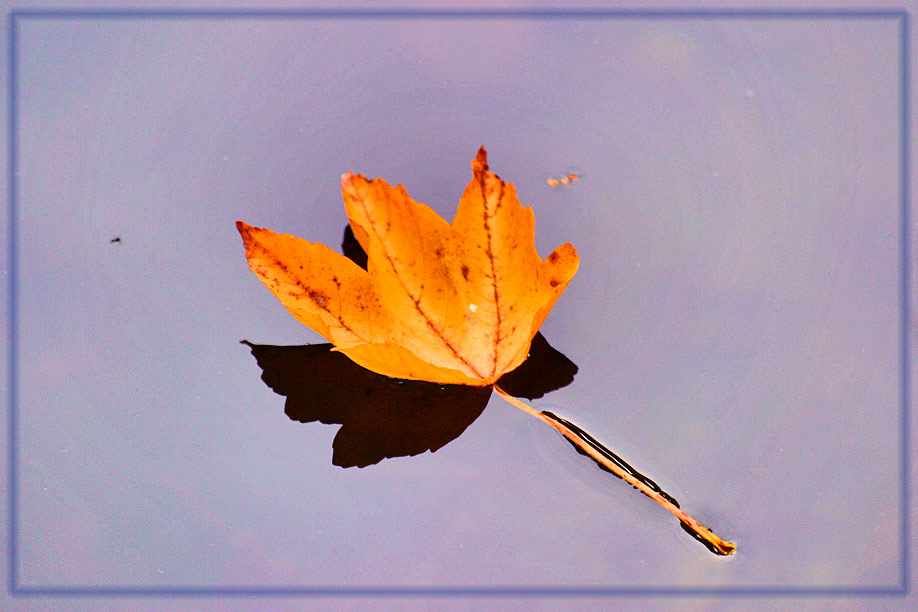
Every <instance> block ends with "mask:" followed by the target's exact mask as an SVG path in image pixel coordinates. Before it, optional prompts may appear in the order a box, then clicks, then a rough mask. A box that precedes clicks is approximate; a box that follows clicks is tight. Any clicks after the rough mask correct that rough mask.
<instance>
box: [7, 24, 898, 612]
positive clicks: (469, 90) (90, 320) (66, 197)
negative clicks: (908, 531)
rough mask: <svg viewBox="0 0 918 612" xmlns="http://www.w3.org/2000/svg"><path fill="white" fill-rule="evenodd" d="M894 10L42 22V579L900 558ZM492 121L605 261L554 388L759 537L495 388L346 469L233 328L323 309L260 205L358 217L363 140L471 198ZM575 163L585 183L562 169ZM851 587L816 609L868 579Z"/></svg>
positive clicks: (31, 368) (302, 214)
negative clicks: (670, 501) (570, 367)
mask: <svg viewBox="0 0 918 612" xmlns="http://www.w3.org/2000/svg"><path fill="white" fill-rule="evenodd" d="M897 34H898V26H897V25H896V24H894V23H893V22H892V21H885V22H878V21H868V20H859V21H858V20H851V21H809V22H807V21H761V20H748V21H736V20H731V21H714V20H712V21H678V20H672V21H661V20H658V21H627V20H607V21H602V22H587V21H563V20H557V21H507V20H504V21H483V20H467V21H462V20H452V21H430V20H406V21H398V22H397V21H356V20H350V21H303V20H260V21H235V22H231V21H185V22H179V21H137V20H127V21H80V22H76V21H72V20H71V21H67V20H60V21H41V22H30V23H28V24H25V25H23V27H22V29H21V44H20V49H21V51H20V52H21V55H20V67H21V78H20V81H19V82H20V105H19V108H20V130H19V133H20V170H21V176H20V177H19V181H20V183H19V184H20V186H21V187H20V188H21V192H20V200H19V201H20V210H19V215H18V219H19V223H20V231H19V238H18V240H19V242H18V244H19V253H20V262H19V288H20V293H19V297H18V307H19V313H20V328H19V329H20V345H19V349H20V350H19V366H20V378H19V380H20V389H21V392H20V403H19V415H20V442H21V445H20V449H21V463H20V466H19V467H20V480H19V482H20V506H19V510H20V540H19V550H20V555H21V568H20V575H21V578H22V585H23V586H33V585H42V586H71V585H74V586H75V585H103V586H104V585H119V586H159V585H197V586H248V585H253V584H255V585H265V586H270V585H284V586H288V585H289V586H297V585H302V586H336V585H343V586H347V585H395V586H409V587H412V586H417V587H424V586H451V585H478V586H488V585H498V586H532V585H542V586H557V587H564V586H655V585H662V586H683V587H693V586H717V587H736V586H740V587H769V586H782V587H785V586H786V587H822V586H844V587H851V588H858V587H870V586H884V585H885V586H895V585H896V584H897V583H898V578H899V569H898V550H899V549H898V546H899V541H898V535H899V531H898V520H899V517H898V511H899V505H898V501H897V500H898V488H897V487H898V477H899V474H898V462H897V460H898V454H897V453H898V450H897V445H896V441H897V439H898V417H897V412H898V409H899V408H898V406H899V384H898V343H899V336H898V333H899V327H898V326H899V319H898V317H899V314H898V312H899V298H898V277H897V271H898V264H899V260H898V256H899V255H898V253H899V250H898V249H899V247H898V237H899V226H898V214H899V204H898V202H899V199H898V197H899V196H898V81H897V79H898V67H897V57H898V56H897V54H898V42H897V41H898V37H897ZM479 144H485V145H486V146H487V147H488V150H489V154H490V155H489V156H490V161H491V165H492V168H493V169H494V170H495V171H496V172H497V173H499V174H500V175H501V176H503V177H504V178H505V179H507V180H510V181H512V182H514V183H515V184H516V186H517V188H518V190H519V195H520V198H521V200H522V201H523V203H524V204H527V205H531V206H533V208H534V209H535V214H536V233H537V236H536V240H537V245H538V247H539V249H540V252H542V253H543V254H547V253H548V252H549V250H550V249H551V248H553V247H554V246H556V245H557V244H560V243H561V242H565V241H570V242H572V243H573V244H574V245H576V247H577V249H578V251H579V253H580V256H581V262H582V263H581V270H580V272H579V273H578V276H577V277H576V279H575V281H574V282H573V283H572V284H571V286H570V287H569V289H568V291H567V293H566V294H565V296H564V297H563V298H562V299H561V301H560V302H559V303H558V305H557V306H556V307H555V310H554V311H553V312H552V314H551V315H550V317H549V318H548V321H547V322H546V324H545V326H544V328H543V330H544V332H545V334H546V336H547V337H548V339H549V340H550V342H551V343H552V344H553V345H554V346H555V347H557V348H558V349H559V350H561V351H563V352H564V353H565V354H567V355H568V356H569V357H570V358H571V359H573V360H574V361H575V362H576V363H577V364H578V365H579V366H580V373H579V374H578V376H577V379H576V381H575V383H574V384H573V385H571V386H570V387H568V388H566V389H563V390H561V391H558V392H556V393H553V394H551V395H550V396H548V397H547V398H545V399H544V400H542V401H541V402H537V406H539V407H540V408H542V409H545V408H549V409H552V410H554V411H556V412H559V413H561V414H562V415H564V416H567V417H568V418H571V419H573V420H575V421H576V422H578V423H580V424H581V425H582V426H583V427H584V428H586V429H587V430H588V431H590V432H591V433H593V434H594V435H595V436H596V437H598V438H600V439H601V440H603V441H605V442H606V443H607V444H608V445H609V446H610V447H611V448H613V449H615V450H617V451H618V452H620V453H621V454H622V455H623V456H624V457H626V458H627V459H628V460H629V461H631V462H632V463H634V464H635V465H636V466H637V467H638V468H639V469H642V470H644V471H645V472H646V473H648V474H649V475H650V476H651V477H653V478H655V479H656V480H657V481H658V482H659V483H660V484H661V485H662V486H664V488H666V489H667V490H669V491H670V492H671V493H673V494H674V495H675V496H676V497H677V498H678V499H680V500H681V501H682V502H683V505H684V507H686V508H687V509H688V510H689V511H690V512H691V513H692V514H694V515H695V516H696V517H697V518H699V519H701V520H702V521H703V522H706V523H708V524H710V525H711V526H712V527H714V528H715V530H716V531H717V532H719V533H721V534H722V535H724V536H725V537H729V538H733V539H735V541H736V542H737V543H738V544H739V546H740V553H739V554H738V555H737V556H736V557H735V558H732V559H729V560H724V559H717V558H714V557H713V556H711V555H710V554H709V553H707V552H706V551H705V550H704V549H703V548H702V547H701V546H700V545H698V544H696V543H694V542H693V541H691V540H690V539H689V538H688V537H687V536H686V535H685V534H683V533H682V532H681V530H679V529H678V525H677V523H676V521H675V520H673V519H672V517H671V516H670V515H668V514H666V513H665V512H663V511H662V510H660V509H659V508H658V507H656V506H655V505H653V504H652V503H651V502H649V501H648V500H646V499H645V498H643V497H642V496H640V495H638V494H637V493H635V492H634V491H633V490H631V489H630V488H628V487H626V486H624V485H623V484H622V483H621V482H619V481H618V480H616V479H614V478H611V477H609V476H608V475H606V474H603V473H602V472H600V471H598V470H596V469H595V468H594V467H593V466H592V465H591V464H589V463H588V462H587V461H585V460H584V459H582V458H581V457H579V456H578V455H576V454H574V453H573V452H572V451H571V450H570V448H569V447H568V445H567V444H565V443H564V442H563V441H562V440H560V439H559V438H558V436H557V435H555V434H554V433H553V432H552V431H551V430H549V429H548V428H547V427H545V426H544V425H543V424H540V423H538V422H537V421H535V420H533V419H531V418H529V417H527V416H525V415H524V414H522V413H521V412H519V411H517V410H514V409H512V408H510V407H509V406H507V405H506V404H504V403H503V402H501V401H498V400H495V401H493V402H492V405H491V406H490V407H489V408H488V409H487V410H486V411H485V413H484V414H483V415H482V417H481V418H480V419H479V420H478V421H476V422H475V423H474V424H473V425H472V426H471V427H470V428H469V430H468V431H467V432H466V433H465V434H464V435H463V436H462V437H461V438H459V439H458V440H456V441H454V442H452V443H451V444H449V445H448V446H446V447H445V448H443V449H442V450H440V451H438V452H437V453H435V454H430V453H427V454H424V455H421V456H418V457H415V458H408V459H397V460H390V461H386V462H383V463H382V464H380V465H378V466H374V467H372V468H367V469H364V470H355V469H350V470H341V469H339V468H336V467H333V466H331V464H330V457H331V440H332V438H333V436H334V432H335V429H334V428H333V427H329V426H323V425H319V424H312V425H299V424H296V423H293V422H291V421H289V420H288V419H287V418H286V417H285V416H284V415H283V398H281V397H279V396H277V395H274V394H273V393H272V392H271V391H270V390H269V389H268V388H266V387H265V386H264V385H263V383H262V382H261V381H260V380H259V373H260V371H259V370H258V368H257V367H256V365H255V363H254V360H253V359H252V357H251V356H250V355H249V354H248V351H247V350H246V349H245V347H244V346H241V345H240V344H239V343H238V342H239V340H240V339H242V338H247V339H249V340H251V341H253V342H259V343H276V344H297V343H304V342H312V341H317V340H318V336H316V335H315V334H313V333H312V332H310V331H309V330H307V329H305V328H303V327H302V326H301V325H300V324H299V323H297V322H296V321H295V320H293V319H292V318H291V317H290V316H289V315H288V314H287V313H286V312H285V311H284V310H283V309H282V308H281V307H280V305H279V304H278V303H277V301H276V300H275V299H274V298H273V297H272V296H271V295H270V294H269V293H268V292H267V291H266V290H265V289H264V287H263V286H262V285H261V284H260V283H259V282H258V281H257V279H256V278H255V277H254V276H253V275H251V273H250V272H248V270H247V268H246V265H245V260H244V256H243V250H242V247H241V241H240V240H239V237H238V235H237V233H236V231H235V229H234V227H233V222H234V221H235V220H236V219H244V220H246V221H248V222H250V223H252V224H255V225H261V226H266V227H270V228H273V229H275V230H278V231H287V232H290V233H294V234H297V235H300V236H302V237H304V238H307V239H310V240H316V241H321V242H324V243H326V244H330V245H334V246H337V244H338V243H339V242H340V236H341V230H342V227H343V225H344V223H345V218H344V214H343V209H342V206H341V201H340V194H339V191H338V186H337V184H338V177H339V175H340V173H341V172H342V171H345V170H347V169H350V168H353V169H354V170H356V171H360V172H363V173H365V174H367V175H370V176H383V177H385V178H386V179H387V180H390V181H392V182H393V183H394V182H401V183H403V184H404V185H405V186H406V187H407V188H408V189H409V191H410V192H411V194H412V195H413V196H414V197H415V198H417V199H419V200H421V201H424V202H427V203H429V204H430V205H431V206H433V207H434V208H435V209H436V210H438V211H439V212H440V213H441V214H443V215H444V216H447V217H450V216H451V215H452V213H453V212H454V210H455V205H456V202H457V200H458V197H459V195H460V193H461V191H462V188H463V186H464V185H465V183H466V182H467V180H468V178H469V165H468V162H469V160H470V158H471V157H472V156H473V155H474V152H475V149H476V147H477V146H478V145H479ZM572 165H575V166H579V167H580V168H582V169H583V170H584V172H585V178H584V179H583V180H582V181H580V182H578V183H576V184H574V185H572V186H570V187H568V188H559V189H551V188H549V187H547V186H546V185H545V183H544V176H545V175H546V174H552V173H558V172H560V171H563V170H564V169H565V168H567V167H568V166H572ZM5 219H6V217H5V216H4V224H5V223H6V220H5ZM4 227H5V226H4ZM115 236H120V237H121V240H122V242H121V243H120V244H112V243H110V239H111V238H113V237H115ZM5 252H6V251H5V250H4V253H5ZM5 257H6V255H5V254H4V261H3V265H4V269H5V270H4V271H5V272H6V266H7V262H6V259H5ZM5 290H6V289H5ZM4 478H7V475H6V474H5V473H4ZM4 533H5V532H4ZM5 597H8V595H7V596H5ZM75 601H76V602H77V603H78V604H79V605H81V606H82V605H84V604H85V605H86V606H91V607H92V609H138V610H140V609H147V608H148V607H149V608H150V609H189V608H191V607H194V608H199V609H214V610H216V609H240V610H242V609H256V608H257V609H304V608H308V607H309V606H315V607H317V608H322V607H324V606H326V605H327V606H330V607H331V608H332V609H351V608H353V609H366V606H367V605H370V604H371V603H374V602H370V601H367V600H338V601H334V602H332V603H329V602H321V601H318V600H305V601H296V600H266V601H261V602H258V601H256V600H248V603H246V602H240V603H236V604H232V603H231V602H230V600H207V599H199V600H193V601H192V603H188V602H182V601H180V600H167V601H156V600H151V599H146V600H140V601H137V602H133V603H130V604H129V603H126V602H125V601H119V600H117V599H113V600H110V601H108V600H103V601H95V602H94V601H92V600H88V601H84V600H75ZM868 601H871V600H868ZM765 603H766V602H754V601H751V600H741V602H740V603H739V604H737V602H735V601H734V602H731V601H728V600H720V601H719V600H718V598H715V597H712V598H694V599H690V600H687V601H683V602H681V603H680V602H674V601H667V600H665V599H650V600H641V599H638V600H627V599H622V600H610V601H609V602H607V603H606V604H603V605H608V606H615V607H617V608H619V609H635V610H643V609H652V606H655V605H658V606H661V607H663V608H661V609H670V608H669V606H673V607H674V608H676V607H678V609H691V610H736V609H745V607H749V608H750V609H752V608H755V609H759V608H757V607H756V606H760V605H761V606H765ZM767 603H768V605H767V606H766V607H763V608H761V609H776V608H775V605H776V604H775V602H774V601H772V602H767ZM778 603H779V604H780V605H785V606H788V608H791V607H793V604H794V601H793V600H784V601H780V602H778ZM796 603H797V604H800V605H803V604H802V602H800V601H797V602H796ZM375 604H376V605H377V606H379V607H381V608H387V607H392V608H398V609H404V608H405V606H406V605H409V606H410V605H416V606H419V607H420V608H423V609H430V608H443V609H447V608H449V609H452V607H455V608H456V609H464V606H471V607H472V608H474V607H478V606H485V607H493V606H497V608H494V609H510V608H512V609H542V607H546V608H553V607H557V606H558V605H563V606H564V607H565V608H570V605H572V604H579V605H584V606H587V605H588V600H582V599H578V600H575V601H571V602H564V603H563V604H562V600H557V599H556V600H554V601H553V600H537V599H536V600H519V601H517V600H513V599H508V600H503V601H502V602H498V603H496V604H488V603H487V602H485V601H481V600H466V601H465V602H462V601H452V602H451V601H448V600H436V601H433V602H425V603H424V604H423V605H421V602H419V601H418V600H413V602H411V601H409V602H408V603H407V604H406V603H405V602H401V601H396V600H381V601H378V602H375ZM593 604H594V605H595V602H593ZM811 604H812V605H811ZM873 604H879V602H876V601H873V603H872V604H870V605H871V606H872V605H873ZM3 605H5V606H6V608H4V609H7V608H9V609H17V610H18V609H22V610H25V609H29V610H32V609H48V610H52V609H62V610H63V609H67V610H69V609H73V605H74V601H69V602H68V601H67V600H59V601H58V602H55V601H54V600H42V599H25V600H23V599H17V600H4V603H3ZM846 605H847V604H846V602H844V601H843V600H842V601H839V600H831V599H830V600H816V601H814V602H807V603H806V607H807V609H833V610H835V609H864V608H863V607H862V605H863V604H861V603H854V602H852V607H851V608H846ZM883 605H885V606H886V608H881V609H888V610H893V609H907V608H908V607H909V603H908V602H907V601H905V600H902V599H892V600H889V602H888V603H883ZM128 606H133V607H132V608H128ZM168 606H172V608H168ZM232 606H235V607H232ZM629 606H630V607H629ZM819 606H824V608H820V607H819ZM901 606H905V607H901Z"/></svg>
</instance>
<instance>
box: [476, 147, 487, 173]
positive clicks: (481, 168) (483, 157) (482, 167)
mask: <svg viewBox="0 0 918 612" xmlns="http://www.w3.org/2000/svg"><path fill="white" fill-rule="evenodd" d="M487 171H488V151H487V149H485V148H484V145H481V146H480V147H478V155H476V156H475V159H473V160H472V173H473V174H478V173H480V172H487Z"/></svg>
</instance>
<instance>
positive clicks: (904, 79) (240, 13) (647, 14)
mask: <svg viewBox="0 0 918 612" xmlns="http://www.w3.org/2000/svg"><path fill="white" fill-rule="evenodd" d="M411 18H413V19H437V20H448V19H482V20H484V19H530V20H549V19H555V20H569V19H631V20H634V19H638V20H658V19H661V20H662V19H668V20H674V19H675V20H685V19H769V20H775V19H797V20H800V19H816V20H839V19H842V20H843V19H871V20H893V21H897V22H898V23H899V26H900V29H899V69H900V74H899V94H900V96H899V103H900V108H899V112H900V116H899V129H900V140H899V156H900V158H899V173H900V179H899V195H900V198H901V202H900V211H899V221H900V224H901V226H900V234H899V239H900V253H899V258H900V261H899V290H900V312H899V317H900V321H899V322H900V325H899V328H900V329H899V332H900V337H899V342H900V349H899V358H900V367H901V371H900V385H901V387H900V404H901V405H900V412H899V420H900V422H899V425H900V431H899V440H898V443H899V453H900V455H899V468H900V478H901V481H900V483H899V513H900V517H899V518H900V522H899V553H900V554H899V570H900V572H899V585H897V586H883V585H878V586H866V587H856V588H853V587H834V586H825V587H727V588H719V587H703V586H702V587H679V586H658V587H593V586H568V587H543V586H524V587H515V586H505V587H499V586H497V587H438V586H429V587H380V586H372V587H370V586H367V587H351V588H344V587H329V586H317V587H284V586H278V587H264V586H257V585H250V586H234V587H219V586H214V587H204V586H202V587H197V586H175V587H169V586H151V587H130V586H72V587H50V586H28V587H26V586H21V585H20V584H19V578H20V576H19V567H18V565H19V551H18V547H17V544H18V535H19V532H18V520H19V513H18V494H19V483H18V464H19V449H18V447H17V444H18V441H19V440H18V414H17V400H18V383H17V373H18V368H17V361H16V359H17V346H18V328H17V319H18V312H17V289H18V280H17V272H18V253H17V248H16V237H17V233H16V230H17V216H16V211H17V207H18V204H19V186H18V181H17V177H18V174H17V173H18V167H19V163H18V162H19V160H18V149H19V135H18V131H17V130H18V119H19V117H18V107H17V101H18V93H19V92H18V76H19V65H18V58H17V52H18V46H17V45H18V42H19V36H18V35H19V23H20V22H23V21H26V20H43V19H74V20H99V19H105V20H111V19H124V20H132V19H168V20H176V19H194V20H201V19H220V20H240V19H312V20H346V19H364V20H368V19H376V20H397V19H411ZM7 28H8V40H7V49H8V51H9V53H8V64H7V78H8V81H7V85H8V88H7V91H8V92H9V94H8V95H9V98H8V116H7V119H8V130H9V132H8V139H7V145H8V152H7V155H8V157H7V162H8V167H7V172H8V181H9V183H8V198H9V199H8V205H9V218H8V224H9V225H8V226H9V235H8V237H7V238H8V241H9V242H8V251H7V256H8V261H9V270H10V272H9V284H8V291H9V294H8V299H9V302H8V313H9V314H8V316H9V327H8V338H9V346H8V347H7V351H8V352H7V359H8V363H9V383H8V392H7V406H8V411H9V412H8V429H9V431H8V440H7V442H8V444H9V448H8V456H7V462H8V468H9V472H8V473H9V486H8V508H9V512H8V517H9V529H8V536H9V540H8V542H7V552H8V556H7V558H8V563H9V575H8V583H7V586H8V589H9V592H10V593H11V594H12V595H14V596H46V597H52V596H53V597H106V596H117V597H125V596H126V597H243V596H248V597H251V596H282V597H291V596H304V597H305V596H312V597H335V596H338V597H460V596H461V597H469V596H474V597H508V596H509V597H524V596H527V597H532V596H536V597H614V596H618V597H640V596H645V597H646V596H652V597H711V596H717V595H723V596H736V597H854V596H870V597H876V596H905V595H907V594H908V593H909V590H910V584H909V568H910V564H911V551H910V548H909V538H908V535H909V531H910V514H909V499H910V493H911V491H910V482H909V475H910V472H911V466H910V422H909V405H910V399H909V398H910V389H909V380H910V378H909V376H910V372H911V365H910V352H909V334H908V330H909V313H910V287H911V276H910V274H911V270H910V251H911V246H910V240H911V237H910V233H909V230H910V228H909V223H910V221H909V216H910V214H909V213H910V211H909V200H910V171H911V160H910V129H911V126H910V117H909V113H910V102H911V94H910V86H911V82H910V61H909V49H910V42H909V28H910V15H909V13H908V11H907V10H905V9H888V10H887V9H882V10H879V9H878V10H822V9H800V10H782V9H776V10H720V9H718V10H704V9H684V10H637V9H634V10H632V9H584V10H580V9H544V10H538V9H520V10H513V9H506V10H504V9H495V10H461V9H459V10H435V9H405V10H399V9H383V10H375V11H374V10H354V9H340V10H335V9H324V10H309V9H304V10H286V9H277V10H245V9H240V10H206V9H202V10H192V9H189V10H182V9H178V10H176V9H167V10H134V9H112V10H105V9H101V10H100V9H85V10H79V9H47V10H44V9H28V10H25V9H23V10H18V9H13V10H11V11H10V13H9V14H8V19H7Z"/></svg>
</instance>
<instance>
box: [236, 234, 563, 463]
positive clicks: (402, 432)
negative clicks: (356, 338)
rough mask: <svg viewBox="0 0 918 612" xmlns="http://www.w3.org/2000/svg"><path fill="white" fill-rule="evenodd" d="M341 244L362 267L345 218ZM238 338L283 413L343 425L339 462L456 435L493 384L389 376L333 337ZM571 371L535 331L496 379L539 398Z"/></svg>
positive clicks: (422, 447) (427, 445) (376, 457)
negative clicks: (524, 352) (293, 342)
mask: <svg viewBox="0 0 918 612" xmlns="http://www.w3.org/2000/svg"><path fill="white" fill-rule="evenodd" d="M341 250H342V252H343V253H344V255H345V256H346V257H348V258H349V259H351V261H353V262H354V263H356V264H357V265H359V266H360V267H362V268H364V269H366V265H367V256H366V253H365V252H364V251H363V249H362V248H361V246H360V244H359V243H358V242H357V240H356V239H355V238H354V234H353V232H352V231H351V228H350V225H348V226H346V227H345V229H344V240H343V243H342V245H341ZM242 342H243V344H246V345H248V346H249V348H251V350H252V355H253V356H254V357H255V360H256V361H257V362H258V365H259V367H260V368H261V369H262V376H261V378H262V380H263V381H264V382H265V384H266V385H268V387H270V388H271V389H272V390H273V391H274V392H275V393H277V394H278V395H283V396H285V397H286V398H287V401H286V403H285V405H284V412H285V413H286V414H287V416H289V417H290V418H291V419H293V420H294V421H299V422H301V423H309V422H313V421H319V422H321V423H326V424H340V425H341V429H340V430H339V431H338V434H337V435H336V436H335V440H334V442H333V443H332V448H333V449H334V452H333V454H332V463H333V464H334V465H338V466H341V467H354V466H356V467H365V466H368V465H372V464H374V463H378V462H380V461H382V460H383V459H387V458H391V457H406V456H411V455H417V454H419V453H423V452H424V451H428V450H429V451H431V452H433V451H436V450H437V449H439V448H442V447H443V446H444V445H446V444H447V443H449V442H451V441H452V440H455V439H456V438H457V437H459V435H460V434H461V433H462V432H463V431H465V429H466V428H467V427H468V426H469V425H471V424H472V423H473V422H474V421H475V419H477V418H478V416H479V415H480V414H481V413H482V411H483V410H484V408H485V406H487V404H488V399H489V398H490V397H491V387H469V386H465V385H439V384H436V383H429V382H424V381H415V380H397V379H393V378H388V377H386V376H382V375H380V374H376V373H374V372H370V371H369V370H367V369H365V368H362V367H361V366H359V365H357V364H356V363H354V362H353V361H351V360H350V359H349V358H347V357H346V356H344V355H343V354H342V353H339V352H334V351H332V350H331V349H332V345H331V344H313V345H305V346H271V345H263V344H253V343H251V342H249V341H247V340H243V341H242ZM576 373H577V366H576V365H575V364H574V363H573V362H572V361H571V360H570V359H568V358H567V357H565V356H564V355H563V354H561V353H560V352H558V351H557V350H555V349H554V348H552V347H551V345H549V344H548V341H547V340H545V337H544V336H542V334H541V333H537V334H536V335H535V337H534V338H533V339H532V345H531V347H530V349H529V356H528V357H527V359H526V361H524V362H523V363H522V365H520V367H518V368H517V369H516V370H514V371H512V372H508V373H507V374H504V376H502V377H501V378H500V380H498V383H497V384H498V386H500V387H501V388H502V389H503V390H504V391H506V392H507V393H510V394H511V395H514V396H516V397H524V398H527V399H536V398H539V397H542V396H543V395H545V394H546V393H548V392H550V391H554V390H555V389H560V388H561V387H564V386H566V385H569V384H570V383H571V382H572V381H573V380H574V375H575V374H576Z"/></svg>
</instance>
